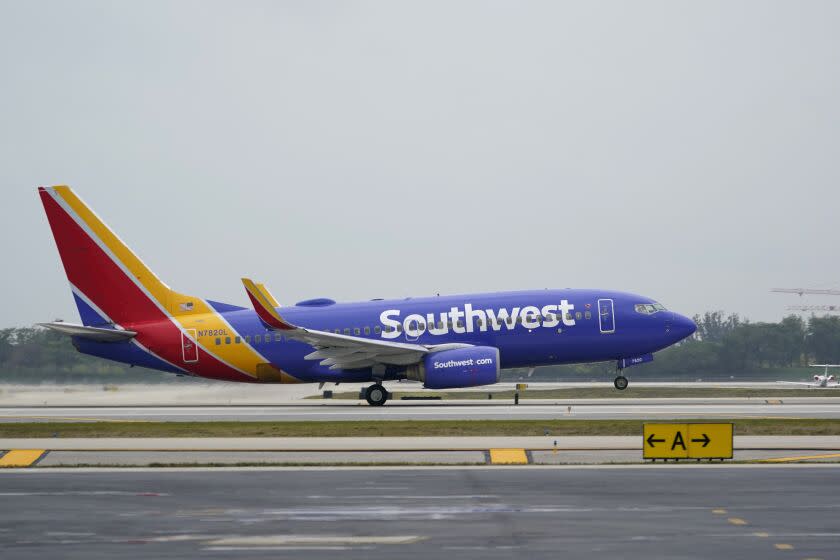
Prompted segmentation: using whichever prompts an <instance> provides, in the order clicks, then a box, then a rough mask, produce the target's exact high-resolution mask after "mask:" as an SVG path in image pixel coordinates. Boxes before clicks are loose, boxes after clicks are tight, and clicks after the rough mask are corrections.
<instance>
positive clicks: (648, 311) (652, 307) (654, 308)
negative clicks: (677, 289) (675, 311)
mask: <svg viewBox="0 0 840 560" xmlns="http://www.w3.org/2000/svg"><path fill="white" fill-rule="evenodd" d="M633 308H634V309H635V310H636V313H641V314H642V315H653V314H654V313H656V312H658V311H665V306H664V305H662V304H661V303H637V304H636V305H635V306H634V307H633Z"/></svg>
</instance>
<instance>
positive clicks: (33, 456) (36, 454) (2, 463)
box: [0, 449, 47, 468]
mask: <svg viewBox="0 0 840 560" xmlns="http://www.w3.org/2000/svg"><path fill="white" fill-rule="evenodd" d="M46 452H47V450H46V449H12V450H11V451H9V452H8V453H6V454H5V455H3V456H2V457H0V467H7V468H11V467H31V466H32V464H33V463H34V462H35V461H37V460H38V459H40V458H41V457H42V456H43V455H44V453H46Z"/></svg>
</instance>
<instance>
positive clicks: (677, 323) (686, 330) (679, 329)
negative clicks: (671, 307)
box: [669, 313, 697, 342]
mask: <svg viewBox="0 0 840 560" xmlns="http://www.w3.org/2000/svg"><path fill="white" fill-rule="evenodd" d="M673 316H674V317H673V319H672V320H671V328H670V333H669V334H670V335H671V336H672V337H673V339H674V342H678V341H680V340H682V339H684V338H688V337H689V336H691V335H693V334H694V331H696V330H697V325H695V324H694V321H692V320H691V319H689V318H688V317H685V316H683V315H680V314H679V313H674V314H673Z"/></svg>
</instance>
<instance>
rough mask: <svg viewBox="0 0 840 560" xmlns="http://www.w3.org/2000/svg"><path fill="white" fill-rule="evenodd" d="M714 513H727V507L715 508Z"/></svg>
mask: <svg viewBox="0 0 840 560" xmlns="http://www.w3.org/2000/svg"><path fill="white" fill-rule="evenodd" d="M712 513H716V514H718V515H723V514H725V513H726V510H725V509H713V510H712Z"/></svg>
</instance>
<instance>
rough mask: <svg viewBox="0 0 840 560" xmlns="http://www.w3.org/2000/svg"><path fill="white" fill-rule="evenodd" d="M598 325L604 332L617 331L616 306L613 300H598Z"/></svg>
mask: <svg viewBox="0 0 840 560" xmlns="http://www.w3.org/2000/svg"><path fill="white" fill-rule="evenodd" d="M598 327H599V328H600V329H601V333H602V334H610V333H614V332H615V308H614V306H613V300H611V299H599V300H598Z"/></svg>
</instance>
